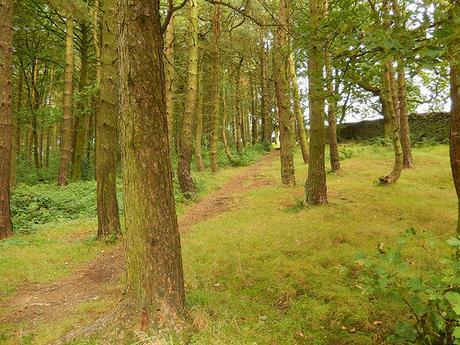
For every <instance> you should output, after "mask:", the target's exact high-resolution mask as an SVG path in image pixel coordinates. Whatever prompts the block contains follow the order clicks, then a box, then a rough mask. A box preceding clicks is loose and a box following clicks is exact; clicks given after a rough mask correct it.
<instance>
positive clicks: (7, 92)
mask: <svg viewBox="0 0 460 345" xmlns="http://www.w3.org/2000/svg"><path fill="white" fill-rule="evenodd" d="M12 85H13V1H12V0H0V240H1V239H4V238H7V237H9V236H11V235H12V234H13V225H12V222H11V212H10V172H11V167H10V164H11V139H12V119H13V105H12V94H13V91H12V87H13V86H12Z"/></svg>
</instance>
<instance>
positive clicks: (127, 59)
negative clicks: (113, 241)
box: [119, 0, 197, 331]
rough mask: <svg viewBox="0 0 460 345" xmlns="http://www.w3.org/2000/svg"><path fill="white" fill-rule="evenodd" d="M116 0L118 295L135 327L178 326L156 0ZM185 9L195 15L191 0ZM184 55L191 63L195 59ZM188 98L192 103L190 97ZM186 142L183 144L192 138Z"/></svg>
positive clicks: (180, 287) (178, 271)
mask: <svg viewBox="0 0 460 345" xmlns="http://www.w3.org/2000/svg"><path fill="white" fill-rule="evenodd" d="M119 4H120V6H119V7H120V10H119V11H120V18H119V22H120V23H123V24H122V26H121V29H120V36H119V37H120V41H119V47H120V75H121V80H120V82H121V83H120V84H121V114H122V115H121V126H120V128H121V147H122V150H121V151H122V160H123V169H122V171H123V190H124V198H125V208H126V211H125V214H126V216H125V217H126V240H127V247H126V248H127V268H128V275H127V291H126V295H125V296H126V297H125V298H126V299H131V300H132V305H133V306H134V320H135V321H136V322H139V320H140V322H141V325H140V326H141V327H140V328H141V331H146V330H147V327H148V326H149V325H150V324H151V323H153V324H156V325H157V326H159V327H170V328H172V329H175V330H180V329H181V328H182V326H183V324H182V320H183V314H184V309H185V293H184V279H183V273H182V260H181V246H180V237H179V231H178V225H177V217H176V209H175V203H174V198H173V184H172V170H171V157H170V147H169V141H168V125H167V118H166V109H165V108H166V106H165V94H164V65H163V39H162V34H161V24H160V10H159V1H158V0H138V1H136V2H132V1H130V0H120V2H119ZM191 7H192V12H195V13H194V14H193V15H192V17H194V18H195V19H196V4H195V3H194V1H193V0H192V1H191ZM194 21H195V20H194ZM193 26H194V27H195V29H196V25H195V24H194V25H193ZM195 29H194V30H195ZM195 33H196V32H195ZM196 38H197V37H196V35H194V40H196ZM195 43H196V42H195ZM192 55H195V53H193V54H192ZM191 60H193V62H191V64H192V65H193V66H195V67H196V62H195V61H196V60H195V57H192V59H191ZM195 67H194V68H192V72H193V73H191V74H192V75H193V77H192V79H194V80H195V81H194V82H191V83H190V84H189V86H192V88H193V87H195V92H194V93H196V68H195ZM152 90H156V92H152ZM188 100H189V101H190V104H192V103H194V101H195V97H194V95H192V96H189V99H188ZM193 110H194V107H193ZM189 115H193V113H192V114H189ZM190 128H191V127H190ZM190 133H191V130H190ZM186 139H188V140H189V141H188V142H187V143H188V144H190V143H191V135H189V136H188V138H186ZM181 144H183V142H182V143H181ZM190 149H191V147H190Z"/></svg>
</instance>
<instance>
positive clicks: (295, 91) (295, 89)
mask: <svg viewBox="0 0 460 345" xmlns="http://www.w3.org/2000/svg"><path fill="white" fill-rule="evenodd" d="M289 74H290V79H291V89H292V97H293V99H294V115H295V119H296V122H297V132H298V134H299V143H300V149H301V151H302V159H303V162H304V163H305V164H307V163H308V138H307V129H306V128H305V124H304V122H303V113H302V108H301V107H300V92H299V84H298V82H297V74H296V71H295V62H294V58H293V57H292V55H291V56H290V57H289Z"/></svg>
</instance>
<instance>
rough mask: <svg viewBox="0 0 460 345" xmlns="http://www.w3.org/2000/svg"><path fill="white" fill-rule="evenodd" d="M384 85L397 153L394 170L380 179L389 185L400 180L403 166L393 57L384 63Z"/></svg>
mask: <svg viewBox="0 0 460 345" xmlns="http://www.w3.org/2000/svg"><path fill="white" fill-rule="evenodd" d="M383 84H384V85H383V88H384V98H385V103H386V104H387V108H388V114H389V115H390V120H391V122H390V123H391V126H392V129H393V135H392V140H393V150H394V153H395V162H394V166H393V170H392V171H391V173H390V174H389V175H387V176H382V177H380V178H379V181H380V184H382V185H387V184H392V183H395V182H396V181H397V180H398V179H399V176H400V175H401V170H402V165H403V160H402V150H401V141H400V130H399V111H398V108H397V105H396V104H395V102H397V101H398V97H397V96H396V94H395V93H396V88H395V86H396V84H395V80H394V71H393V61H392V59H391V57H388V58H386V59H385V61H384V69H383Z"/></svg>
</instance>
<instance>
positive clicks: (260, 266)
mask: <svg viewBox="0 0 460 345" xmlns="http://www.w3.org/2000/svg"><path fill="white" fill-rule="evenodd" d="M351 149H352V151H353V152H354V158H352V159H350V160H346V161H344V162H343V170H342V171H341V172H340V173H338V174H330V175H328V184H329V195H330V205H329V206H327V207H320V208H315V209H304V210H300V209H299V208H298V207H296V204H297V200H298V199H300V198H301V197H302V194H303V186H302V185H303V181H304V180H305V176H306V168H305V167H304V166H303V165H301V163H300V161H297V172H298V175H297V179H298V184H299V186H298V187H296V188H295V189H294V190H292V189H287V188H283V187H279V186H275V187H264V188H260V189H257V190H253V191H252V192H249V193H248V194H247V195H246V196H245V198H244V199H243V200H242V201H241V202H240V206H241V207H240V208H239V209H238V210H236V211H234V212H230V213H227V214H225V215H223V216H221V217H219V218H216V219H213V220H211V221H208V222H206V223H201V224H198V225H197V226H195V228H194V230H195V231H191V232H189V233H187V235H186V237H185V239H184V253H183V255H184V259H185V272H186V281H187V283H188V287H189V291H188V297H187V298H188V302H189V305H190V307H191V308H192V310H194V314H195V317H196V318H197V319H198V321H197V322H196V323H198V324H199V325H201V330H200V331H199V332H198V333H197V334H196V335H195V336H194V337H193V341H192V343H193V344H295V343H298V344H335V345H337V344H373V343H374V344H378V343H381V342H382V341H383V339H384V337H385V333H386V332H387V331H388V329H389V328H391V325H392V323H393V322H394V320H395V319H397V318H398V317H403V311H402V310H398V309H397V307H396V306H393V305H391V304H389V303H387V302H385V301H380V302H374V303H372V304H370V303H369V302H368V301H367V299H366V298H364V297H363V296H362V295H360V293H359V290H358V289H357V288H356V287H355V286H354V285H355V282H353V281H351V280H348V279H347V278H346V277H344V276H342V275H341V274H340V272H341V267H342V265H349V264H351V263H352V262H353V261H354V256H355V255H356V254H357V253H358V252H364V253H371V252H375V250H376V248H377V244H378V243H379V242H385V243H386V244H390V243H392V242H394V241H395V239H396V238H397V237H398V235H399V234H400V233H401V232H403V231H404V230H405V229H407V228H409V227H415V228H417V229H424V230H426V231H428V232H431V233H433V234H435V236H436V237H437V238H439V239H440V240H441V239H446V238H448V237H449V236H451V235H452V233H453V229H454V224H455V216H456V214H455V209H456V208H455V199H454V198H455V196H454V192H453V188H452V185H451V178H450V170H449V163H448V149H447V147H446V146H442V147H435V148H423V149H417V150H415V152H414V158H415V162H416V164H417V167H416V168H415V169H414V170H412V171H407V172H406V171H405V172H404V174H403V177H402V178H401V180H400V181H399V182H398V184H397V185H395V186H390V187H379V186H377V185H376V184H374V181H376V180H377V178H378V177H379V176H380V175H383V174H384V173H387V172H388V171H389V169H390V168H391V162H392V155H391V151H387V150H386V149H379V148H372V147H362V146H361V147H359V146H354V147H352V148H351ZM267 173H268V174H270V175H272V176H273V177H274V178H276V179H277V180H278V181H279V178H278V175H279V165H278V164H276V165H274V166H273V167H272V168H271V169H270V170H269V171H267ZM296 196H297V198H296ZM296 211H299V212H296ZM420 266H421V267H420V268H421V269H425V268H427V266H429V262H423V263H422V264H421V265H420ZM217 284H218V285H217ZM374 321H382V322H383V323H382V324H379V323H378V322H377V323H378V324H377V325H376V324H374ZM344 328H346V329H344ZM353 328H354V330H353V331H351V330H352V329H353Z"/></svg>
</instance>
